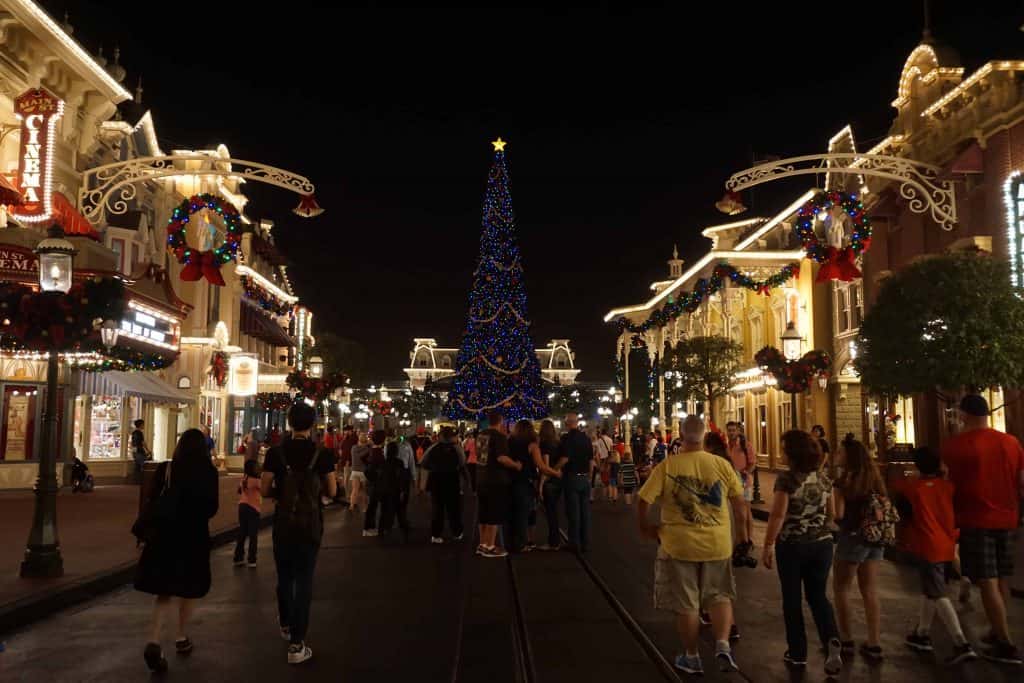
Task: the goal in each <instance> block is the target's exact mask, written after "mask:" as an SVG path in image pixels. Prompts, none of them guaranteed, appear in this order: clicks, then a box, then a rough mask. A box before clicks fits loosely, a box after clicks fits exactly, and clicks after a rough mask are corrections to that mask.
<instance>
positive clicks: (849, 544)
mask: <svg viewBox="0 0 1024 683" xmlns="http://www.w3.org/2000/svg"><path fill="white" fill-rule="evenodd" d="M884 552H885V548H883V547H882V546H880V545H870V544H868V543H864V542H863V541H861V540H860V538H858V537H857V536H854V535H851V534H843V535H841V536H840V537H839V545H837V546H836V559H837V560H842V561H843V562H852V563H853V564H860V563H861V562H867V561H869V560H880V559H882V556H883V554H884Z"/></svg>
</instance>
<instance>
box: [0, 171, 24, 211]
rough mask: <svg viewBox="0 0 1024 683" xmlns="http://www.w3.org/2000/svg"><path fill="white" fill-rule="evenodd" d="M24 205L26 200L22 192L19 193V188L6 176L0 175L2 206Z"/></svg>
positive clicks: (0, 201) (0, 200) (0, 202)
mask: <svg viewBox="0 0 1024 683" xmlns="http://www.w3.org/2000/svg"><path fill="white" fill-rule="evenodd" d="M22 203H24V199H23V198H22V196H21V192H18V188H16V187H15V186H14V183H12V182H11V181H10V180H8V179H7V177H6V176H3V175H0V204H7V205H8V206H21V204H22Z"/></svg>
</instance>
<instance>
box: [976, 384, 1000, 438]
mask: <svg viewBox="0 0 1024 683" xmlns="http://www.w3.org/2000/svg"><path fill="white" fill-rule="evenodd" d="M981 395H982V396H984V397H985V400H986V401H988V407H989V410H991V411H992V414H991V415H990V416H989V419H988V426H989V427H991V428H992V429H996V430H998V431H1000V432H1005V431H1006V408H1005V407H1004V405H1005V400H1006V399H1005V398H1004V397H1003V388H1002V387H995V388H994V389H987V390H985V391H983V392H981Z"/></svg>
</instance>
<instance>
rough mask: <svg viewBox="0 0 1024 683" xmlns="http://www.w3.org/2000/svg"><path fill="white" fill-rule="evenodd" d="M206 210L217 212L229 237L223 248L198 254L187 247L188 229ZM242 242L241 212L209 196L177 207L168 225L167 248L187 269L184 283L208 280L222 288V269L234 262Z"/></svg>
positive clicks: (193, 199)
mask: <svg viewBox="0 0 1024 683" xmlns="http://www.w3.org/2000/svg"><path fill="white" fill-rule="evenodd" d="M204 209H208V210H210V211H213V212H216V214H217V215H218V216H219V217H220V218H221V220H223V221H224V227H225V229H226V234H225V236H224V242H223V243H222V244H221V245H220V246H218V247H216V248H214V249H212V250H209V251H197V250H195V249H192V248H191V247H189V245H188V239H187V235H186V228H187V226H188V223H189V219H190V218H191V217H192V215H193V214H196V213H198V212H200V211H203V210H204ZM241 239H242V217H241V216H240V215H239V213H238V210H237V209H235V207H234V206H232V205H231V204H229V203H228V202H225V201H224V200H222V199H221V198H220V197H218V196H216V195H213V194H210V193H208V192H206V193H203V194H195V195H192V196H191V197H189V198H188V199H186V200H184V201H183V202H182V203H181V204H179V205H178V206H177V207H175V209H174V211H173V212H172V213H171V218H170V220H168V221H167V248H168V249H170V250H171V251H172V252H174V255H175V257H177V259H178V263H180V264H182V265H184V266H185V267H184V268H183V269H182V271H181V279H182V280H185V281H186V282H194V281H196V280H201V279H202V278H204V277H205V278H206V279H207V280H209V281H210V284H214V285H217V286H218V287H223V286H224V277H223V276H222V275H221V274H220V267H221V266H222V265H224V264H225V263H227V262H229V261H233V260H234V259H235V256H236V254H237V253H238V245H239V242H241Z"/></svg>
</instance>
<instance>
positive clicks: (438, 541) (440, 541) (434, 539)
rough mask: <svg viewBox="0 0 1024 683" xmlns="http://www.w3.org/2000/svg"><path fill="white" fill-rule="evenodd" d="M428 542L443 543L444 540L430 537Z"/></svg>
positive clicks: (438, 537)
mask: <svg viewBox="0 0 1024 683" xmlns="http://www.w3.org/2000/svg"><path fill="white" fill-rule="evenodd" d="M430 542H431V543H444V539H443V538H441V537H440V536H431V537H430Z"/></svg>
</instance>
